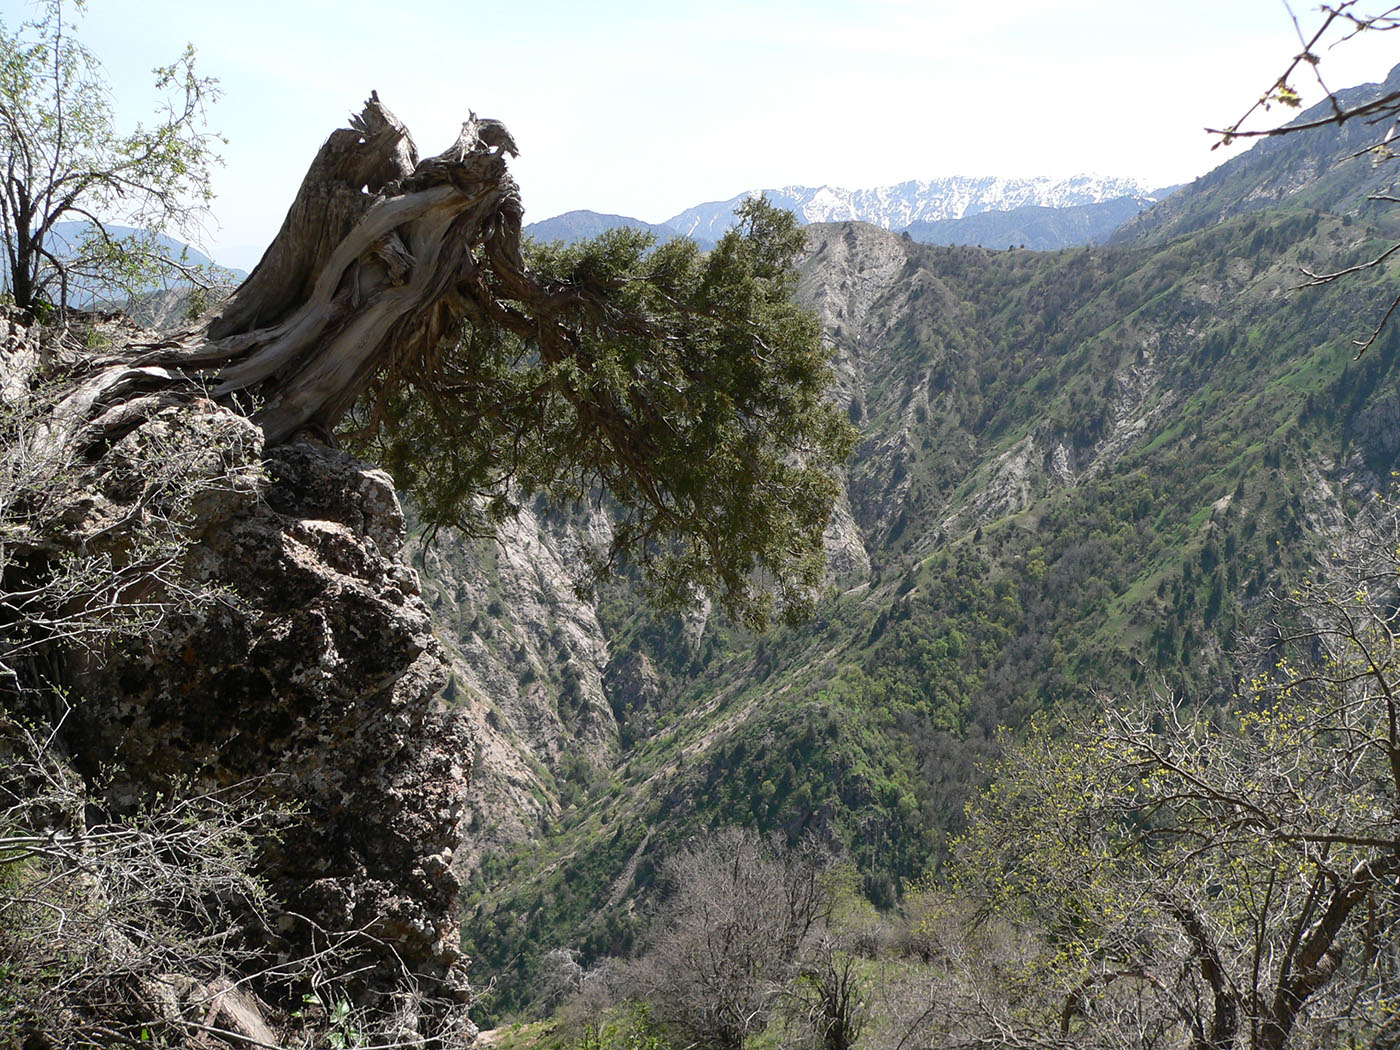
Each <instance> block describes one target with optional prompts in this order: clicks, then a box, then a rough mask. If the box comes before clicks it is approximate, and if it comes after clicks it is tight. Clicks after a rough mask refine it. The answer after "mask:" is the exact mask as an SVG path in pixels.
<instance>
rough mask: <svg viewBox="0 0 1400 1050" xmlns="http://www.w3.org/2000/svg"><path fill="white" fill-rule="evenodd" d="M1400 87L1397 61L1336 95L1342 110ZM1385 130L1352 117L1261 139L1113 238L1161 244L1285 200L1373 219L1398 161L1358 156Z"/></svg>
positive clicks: (1316, 113) (1324, 110) (1313, 116)
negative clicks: (1379, 76) (1377, 79)
mask: <svg viewBox="0 0 1400 1050" xmlns="http://www.w3.org/2000/svg"><path fill="white" fill-rule="evenodd" d="M1397 90H1400V66H1396V67H1395V68H1394V69H1393V70H1391V72H1390V75H1389V76H1387V77H1386V79H1385V81H1384V82H1382V83H1380V84H1362V85H1360V86H1358V87H1354V88H1349V89H1347V90H1346V91H1341V92H1338V95H1337V98H1338V101H1339V103H1340V104H1341V105H1342V107H1343V108H1350V107H1352V106H1356V105H1359V104H1361V103H1364V102H1368V101H1370V100H1371V99H1374V98H1377V97H1379V96H1381V95H1384V94H1389V93H1390V92H1393V91H1397ZM1330 114H1331V107H1330V106H1329V105H1328V104H1327V103H1325V102H1323V103H1319V104H1318V105H1316V106H1313V107H1312V108H1311V109H1309V110H1307V111H1306V112H1305V113H1303V114H1302V115H1301V116H1299V117H1298V119H1297V121H1296V122H1295V123H1308V122H1310V121H1313V120H1319V119H1322V118H1324V117H1327V116H1329V115H1330ZM1385 134H1386V128H1385V127H1379V128H1378V127H1377V126H1376V125H1375V124H1372V123H1368V122H1367V121H1365V120H1351V121H1348V122H1347V123H1345V124H1343V125H1341V126H1339V127H1325V128H1321V129H1318V130H1315V131H1308V132H1304V133H1297V134H1291V135H1284V136H1281V137H1278V138H1265V139H1261V140H1260V141H1259V142H1258V144H1257V145H1255V146H1254V147H1253V148H1252V149H1250V150H1248V151H1247V152H1245V153H1243V154H1241V155H1240V156H1238V157H1234V158H1232V159H1231V160H1229V161H1227V162H1226V163H1224V164H1222V165H1220V166H1219V167H1218V168H1216V169H1215V170H1214V171H1211V172H1209V173H1208V174H1206V175H1202V176H1201V177H1200V178H1199V179H1197V180H1196V181H1195V182H1193V183H1191V184H1190V185H1189V186H1187V187H1186V188H1185V189H1183V190H1181V191H1180V192H1178V193H1176V194H1174V195H1172V196H1171V197H1169V198H1167V199H1166V200H1164V201H1162V202H1161V203H1159V204H1157V205H1156V206H1155V207H1153V208H1151V209H1149V210H1148V211H1145V212H1143V213H1142V214H1141V215H1139V216H1137V217H1136V218H1134V219H1131V220H1129V221H1128V222H1127V223H1126V224H1124V226H1123V228H1122V229H1121V230H1119V231H1118V233H1117V234H1115V235H1114V238H1113V239H1114V242H1115V243H1120V244H1161V243H1163V242H1164V241H1167V240H1169V239H1171V238H1172V237H1178V236H1181V235H1182V234H1186V233H1192V232H1194V231H1197V230H1202V229H1206V228H1208V227H1210V226H1212V225H1214V224H1216V223H1219V222H1223V221H1224V220H1226V219H1228V218H1230V217H1232V216H1235V215H1243V214H1246V213H1248V212H1252V211H1261V210H1263V209H1265V208H1276V207H1280V206H1298V207H1306V208H1317V209H1319V210H1323V211H1329V212H1333V213H1334V214H1337V215H1352V216H1354V217H1358V218H1362V219H1363V220H1369V219H1371V218H1374V217H1375V216H1376V215H1379V214H1382V213H1384V212H1385V211H1386V210H1387V209H1388V208H1389V205H1388V204H1378V203H1377V202H1374V201H1370V200H1368V198H1369V197H1370V196H1372V195H1374V194H1378V193H1386V194H1391V195H1393V194H1394V192H1395V186H1396V180H1397V179H1398V178H1400V167H1397V165H1396V164H1395V163H1394V162H1393V161H1391V162H1388V163H1387V162H1380V163H1376V162H1374V159H1373V158H1371V157H1358V156H1357V154H1358V153H1360V152H1362V151H1365V150H1366V149H1368V148H1369V147H1370V146H1371V145H1373V144H1374V143H1375V142H1377V141H1378V140H1379V139H1383V138H1384V137H1385Z"/></svg>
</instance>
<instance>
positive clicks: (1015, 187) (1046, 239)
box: [526, 175, 1174, 250]
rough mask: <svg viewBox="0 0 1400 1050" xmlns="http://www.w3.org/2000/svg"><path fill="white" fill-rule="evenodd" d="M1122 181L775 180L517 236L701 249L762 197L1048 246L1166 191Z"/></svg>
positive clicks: (955, 240)
mask: <svg viewBox="0 0 1400 1050" xmlns="http://www.w3.org/2000/svg"><path fill="white" fill-rule="evenodd" d="M1172 189H1174V187H1168V188H1165V189H1151V188H1149V187H1147V186H1146V185H1145V184H1143V183H1141V182H1139V181H1137V180H1134V179H1127V178H1114V177H1103V176H1092V175H1075V176H1072V177H1070V178H1064V179H1055V178H1049V177H1038V178H996V177H991V176H982V177H973V176H951V177H948V178H941V179H928V180H910V181H908V182H901V183H898V184H897V185H893V186H880V187H876V188H874V189H861V190H846V189H840V188H838V187H834V186H783V187H780V188H775V189H764V190H749V191H746V192H744V193H741V194H738V195H737V196H735V197H731V198H730V199H728V200H723V201H711V202H709V203H706V204H699V205H696V206H695V207H693V208H687V209H686V210H685V211H683V212H681V213H679V214H678V215H673V216H671V218H669V219H667V220H666V221H665V222H664V223H647V222H643V221H642V220H640V219H633V218H629V217H627V216H623V215H601V214H599V213H597V212H591V211H571V212H567V213H565V214H564V215H559V216H555V217H554V218H551V219H544V220H542V221H540V222H537V223H531V224H530V225H528V226H527V227H526V232H527V233H529V234H530V235H531V236H533V237H536V238H538V239H540V240H573V239H577V238H581V237H589V236H596V235H597V234H598V233H601V232H603V231H604V230H608V229H613V228H615V227H619V226H625V227H629V228H632V229H640V230H646V231H648V232H650V233H653V234H655V235H656V236H657V237H658V238H659V239H661V240H667V239H669V238H671V237H675V236H681V237H689V238H691V239H692V240H694V241H695V242H696V243H697V244H699V245H700V247H701V249H702V250H708V249H709V248H710V247H711V246H713V245H714V243H715V242H716V241H717V240H719V238H720V237H721V236H723V234H724V232H725V231H726V230H727V229H729V227H730V226H732V225H733V224H734V209H735V208H737V207H738V206H739V205H740V204H741V203H742V202H743V201H745V200H746V199H748V198H749V197H752V196H757V195H759V194H762V195H763V196H765V197H767V198H768V200H769V201H771V202H772V203H773V204H775V205H777V206H778V207H780V208H785V209H787V210H789V211H791V212H792V213H793V214H794V215H796V216H797V218H798V221H799V222H801V223H803V224H804V225H805V224H808V223H816V222H843V221H853V222H868V223H872V224H874V225H876V226H882V227H884V228H885V229H887V230H893V231H895V232H896V233H904V232H907V233H908V234H909V235H910V237H911V238H913V239H914V240H916V241H919V242H921V243H925V244H985V245H986V246H988V247H1004V246H1006V245H1022V246H1025V247H1030V248H1036V249H1041V250H1049V249H1053V248H1064V247H1069V246H1072V245H1076V244H1099V243H1102V242H1103V241H1105V240H1107V239H1108V237H1109V235H1110V234H1112V233H1113V232H1114V230H1116V229H1117V228H1118V227H1119V226H1121V225H1122V224H1123V223H1124V222H1125V221H1126V220H1127V219H1129V218H1131V217H1132V216H1134V215H1136V214H1137V213H1138V212H1140V211H1142V210H1143V209H1144V208H1147V207H1149V206H1151V205H1152V204H1153V203H1155V202H1156V201H1157V200H1159V199H1161V198H1162V197H1164V196H1166V195H1167V194H1169V193H1170V192H1171V191H1172Z"/></svg>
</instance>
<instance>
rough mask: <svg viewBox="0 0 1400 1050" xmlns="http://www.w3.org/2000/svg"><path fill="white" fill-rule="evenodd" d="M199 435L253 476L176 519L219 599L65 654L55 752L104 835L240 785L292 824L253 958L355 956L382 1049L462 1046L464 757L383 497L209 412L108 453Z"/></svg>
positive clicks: (273, 847) (455, 716)
mask: <svg viewBox="0 0 1400 1050" xmlns="http://www.w3.org/2000/svg"><path fill="white" fill-rule="evenodd" d="M211 426H232V427H235V428H237V427H242V428H244V430H245V431H246V433H245V434H244V437H245V438H246V441H245V442H244V445H243V447H242V455H243V456H245V457H246V459H247V461H248V462H250V463H252V462H256V461H259V460H261V461H262V463H263V472H262V474H263V476H262V480H261V482H259V483H254V484H242V485H236V486H229V485H224V486H217V485H216V486H214V487H212V488H211V489H210V496H209V498H205V499H202V500H196V501H195V502H194V503H192V504H191V511H192V514H193V520H189V521H187V522H186V528H187V529H188V530H189V531H190V533H191V534H192V535H193V536H194V542H193V545H192V546H191V547H190V548H189V550H188V552H187V555H186V562H185V565H184V571H185V577H186V578H187V579H189V580H192V581H197V582H198V583H199V584H200V585H202V586H203V587H204V588H206V589H213V590H214V591H215V592H216V593H217V594H218V595H219V597H218V598H217V599H216V600H214V601H204V602H202V603H199V604H198V605H197V606H196V607H192V608H185V609H184V610H183V611H181V612H180V613H179V614H178V615H176V616H174V617H172V618H170V619H169V620H167V622H165V623H163V624H161V625H160V626H159V627H158V628H157V629H154V630H151V631H148V632H146V633H145V634H143V635H142V636H141V637H139V638H138V639H136V640H135V641H132V642H129V643H125V644H123V645H121V646H120V647H118V648H116V649H115V650H113V651H108V652H105V653H102V654H101V655H100V656H99V657H97V658H94V656H93V655H92V654H91V653H88V652H83V651H79V650H73V649H70V650H67V651H64V652H62V653H61V654H60V658H59V661H58V663H59V672H60V675H61V677H62V678H63V679H64V680H65V682H66V685H67V687H68V695H69V696H70V698H71V699H72V700H73V701H74V702H73V708H74V710H73V712H72V713H71V714H69V716H68V717H67V718H66V719H65V720H64V721H63V723H62V740H63V742H64V744H65V746H66V750H67V752H68V753H69V754H70V755H72V756H73V759H74V763H75V765H76V766H77V768H79V769H80V770H81V772H82V773H83V774H84V776H85V777H86V778H87V779H88V781H89V784H90V790H91V791H92V792H93V793H94V797H95V798H97V799H99V800H100V805H101V806H102V807H103V808H104V809H105V810H106V811H107V813H108V815H109V816H117V817H119V816H120V815H121V814H123V813H130V812H136V811H138V810H139V809H141V807H143V806H145V805H146V804H147V803H148V802H150V801H151V800H152V799H155V798H157V797H159V796H161V795H169V794H177V793H189V792H196V793H198V792H202V791H214V790H218V789H223V788H227V787H228V786H229V785H234V784H255V785H256V786H257V791H258V792H259V793H261V794H262V795H265V796H270V797H271V798H272V799H274V800H275V801H278V802H283V803H288V804H290V805H292V806H294V807H295V809H296V815H295V816H294V817H293V818H292V819H291V820H290V821H289V823H288V824H287V825H286V826H285V827H283V828H282V829H281V830H280V833H279V835H278V837H277V838H276V840H275V841H267V842H265V843H263V844H262V847H261V854H260V856H261V864H262V867H263V875H264V877H265V879H266V881H267V883H268V885H269V888H270V889H271V891H272V894H273V898H274V900H275V901H276V902H277V909H278V912H277V914H275V915H274V916H273V917H272V920H273V921H272V923H271V925H270V927H264V928H262V930H261V932H260V933H258V934H255V935H254V936H260V937H262V938H263V939H264V942H265V943H264V947H265V949H266V951H267V956H268V958H272V959H275V958H294V957H298V956H303V955H305V954H306V953H308V952H312V951H315V950H317V949H319V948H321V947H323V946H324V945H326V944H328V943H332V942H340V943H342V944H349V945H350V947H349V949H348V951H349V953H350V955H351V957H352V959H353V965H352V967H351V968H353V969H358V970H359V973H358V974H357V975H356V976H355V977H354V978H353V979H351V980H350V981H349V982H348V983H346V984H345V985H344V986H343V987H344V988H345V989H347V994H349V995H350V996H351V997H352V999H353V1001H354V1003H355V1005H357V1006H360V1007H364V1008H366V1009H368V1010H370V1011H373V1012H374V1013H375V1014H376V1015H378V1016H383V1017H388V1016H392V1017H393V1018H394V1026H395V1027H394V1034H395V1038H396V1039H400V1040H403V1039H407V1040H408V1041H409V1042H410V1043H411V1042H414V1041H417V1040H424V1039H426V1040H435V1039H440V1038H444V1037H446V1036H453V1037H454V1038H455V1037H460V1036H462V1035H464V1034H465V1033H466V1031H467V1029H468V1028H469V1022H468V1021H467V1020H466V1009H465V1004H466V1002H467V998H468V986H467V981H466V973H465V960H464V959H463V958H462V957H461V953H460V947H459V944H460V931H459V927H458V919H457V915H456V904H457V895H458V889H459V885H458V879H457V876H456V874H455V873H454V868H453V857H454V852H455V851H456V850H457V849H458V847H459V844H460V841H461V838H462V830H463V828H462V825H463V814H464V812H465V809H466V796H467V791H468V786H469V780H470V773H471V754H472V746H473V738H472V734H471V732H470V730H469V727H468V723H467V721H466V719H465V717H464V716H462V715H461V714H460V713H458V712H456V711H454V710H452V709H449V708H447V707H446V706H445V705H444V704H443V703H442V701H441V700H439V699H438V698H437V697H438V694H439V693H440V691H441V690H442V689H443V687H444V686H445V685H446V683H447V681H448V672H447V664H446V661H445V659H444V655H443V653H442V651H441V649H440V647H439V645H438V643H437V641H436V640H435V638H434V636H433V633H432V627H431V624H430V622H429V615H428V610H427V608H426V607H425V605H424V603H423V601H422V599H421V596H420V593H419V583H418V578H417V576H416V574H415V572H414V571H413V570H412V569H410V568H408V567H407V566H406V565H405V564H404V563H402V562H401V561H400V558H399V555H400V549H401V546H402V544H403V540H404V520H403V514H402V512H401V510H400V507H399V504H398V500H397V498H396V496H395V493H394V489H393V487H392V484H391V482H390V479H389V478H388V476H387V475H386V474H384V473H383V472H381V471H378V470H374V469H370V468H368V467H366V466H365V465H364V464H363V463H360V462H358V461H356V460H355V459H353V458H351V457H350V456H348V455H345V454H343V453H341V452H339V451H336V450H334V449H331V448H328V447H326V446H325V445H322V444H319V443H317V442H314V441H311V440H295V441H293V442H291V443H288V444H283V445H280V446H278V447H275V448H272V449H269V450H266V452H265V453H264V450H263V449H262V445H261V440H260V438H261V435H260V434H259V432H258V431H257V430H256V428H254V427H252V426H251V424H247V423H246V421H244V420H242V418H241V417H239V416H237V415H235V414H233V413H231V412H229V411H228V410H226V409H222V408H218V407H216V406H214V405H213V404H211V403H208V402H205V403H199V404H196V406H195V407H194V409H192V410H181V413H180V415H179V416H178V418H177V417H175V416H170V415H167V416H165V417H162V416H157V417H155V418H154V419H152V420H149V421H147V422H146V423H144V424H142V426H141V427H140V428H138V430H137V431H135V432H133V434H132V435H128V437H127V438H125V439H123V442H126V443H130V442H137V443H139V442H140V441H142V440H143V435H145V432H147V431H148V430H150V429H151V428H160V427H163V428H165V431H166V433H165V434H164V437H165V438H166V439H169V440H167V445H166V447H168V448H170V449H171V454H174V455H185V456H189V457H192V458H197V457H198V456H199V455H200V454H201V451H202V449H201V444H200V441H201V438H200V435H201V434H202V433H204V432H205V431H207V430H208V429H209V428H210V427H211ZM145 436H149V435H145ZM182 437H183V444H180V439H181V438H182ZM170 440H174V441H175V444H170ZM108 458H109V459H110V458H111V457H110V456H109V457H108ZM118 488H120V486H118ZM138 488H139V486H138ZM119 496H120V493H119V492H116V491H115V490H114V492H113V493H108V494H107V495H106V496H104V497H102V499H100V500H98V501H97V502H96V503H95V504H94V505H93V506H90V507H88V508H87V513H88V517H89V518H92V516H93V514H95V513H96V512H97V510H101V509H102V507H106V508H107V510H109V511H110V510H111V509H112V508H113V507H117V508H119V507H120V499H119ZM98 504H100V505H101V506H98ZM206 593H207V591H206ZM350 935H353V936H350ZM347 938H348V939H347Z"/></svg>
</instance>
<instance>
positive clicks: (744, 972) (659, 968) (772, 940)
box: [639, 828, 831, 1050]
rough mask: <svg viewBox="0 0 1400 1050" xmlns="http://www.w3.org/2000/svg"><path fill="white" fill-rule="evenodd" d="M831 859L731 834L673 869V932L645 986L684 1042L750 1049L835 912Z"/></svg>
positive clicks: (808, 849)
mask: <svg viewBox="0 0 1400 1050" xmlns="http://www.w3.org/2000/svg"><path fill="white" fill-rule="evenodd" d="M825 867H826V860H825V856H824V855H823V854H822V852H821V851H820V850H819V849H818V848H817V847H816V846H815V845H814V844H810V843H809V844H804V845H802V846H799V847H797V848H795V849H789V848H787V847H785V846H781V845H778V844H775V843H772V842H768V841H765V840H764V839H762V838H760V837H759V836H758V834H757V833H756V832H753V831H750V830H746V829H739V828H728V829H725V830H722V831H720V832H718V833H716V834H714V835H713V836H711V837H710V838H708V839H706V840H705V841H704V842H698V843H695V844H693V845H691V846H689V847H687V848H686V849H684V850H682V851H681V852H680V853H679V854H678V855H677V856H676V858H675V859H674V860H673V861H672V862H671V864H670V866H669V869H668V878H669V881H670V884H671V896H670V897H669V899H668V905H667V907H666V908H665V910H664V912H663V914H662V916H661V919H660V921H659V928H660V929H661V930H662V931H664V932H663V933H662V934H661V937H660V939H659V940H658V941H657V943H656V944H655V946H654V947H653V949H652V951H651V952H650V953H649V954H648V955H647V957H646V959H645V960H644V964H643V972H642V974H641V977H640V981H639V984H640V985H641V987H642V988H643V989H644V990H645V991H646V992H647V998H648V999H649V1000H650V1001H651V1002H652V1003H653V1005H654V1007H655V1009H656V1011H657V1014H658V1017H659V1018H660V1019H661V1020H662V1021H663V1022H665V1023H666V1024H668V1025H669V1026H671V1027H672V1028H674V1029H675V1031H676V1032H678V1033H679V1034H680V1035H681V1036H682V1041H683V1042H685V1043H689V1044H693V1045H696V1046H702V1047H713V1048H715V1050H743V1047H744V1046H745V1045H746V1044H747V1043H748V1041H749V1039H750V1038H751V1037H752V1036H753V1035H755V1034H756V1033H758V1032H760V1031H762V1030H763V1028H764V1027H765V1026H766V1025H767V1024H768V1021H769V1018H770V1017H771V1016H772V1014H773V1011H774V1008H775V1006H776V1005H777V1003H778V1001H779V999H780V998H781V997H782V996H783V995H785V994H786V993H787V992H788V990H789V989H790V987H791V983H792V982H793V980H795V978H796V977H797V975H798V974H799V973H800V972H801V968H802V966H801V958H800V956H801V949H802V948H803V946H804V943H805V942H806V940H807V937H808V935H809V934H810V933H812V932H813V931H814V930H815V929H816V928H817V927H818V926H819V924H820V923H821V922H822V921H823V920H824V919H825V917H826V914H827V912H828V911H829V909H830V904H831V902H830V895H829V892H828V886H827V884H826V882H825V880H824V879H823V878H822V873H823V871H824V870H825Z"/></svg>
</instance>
